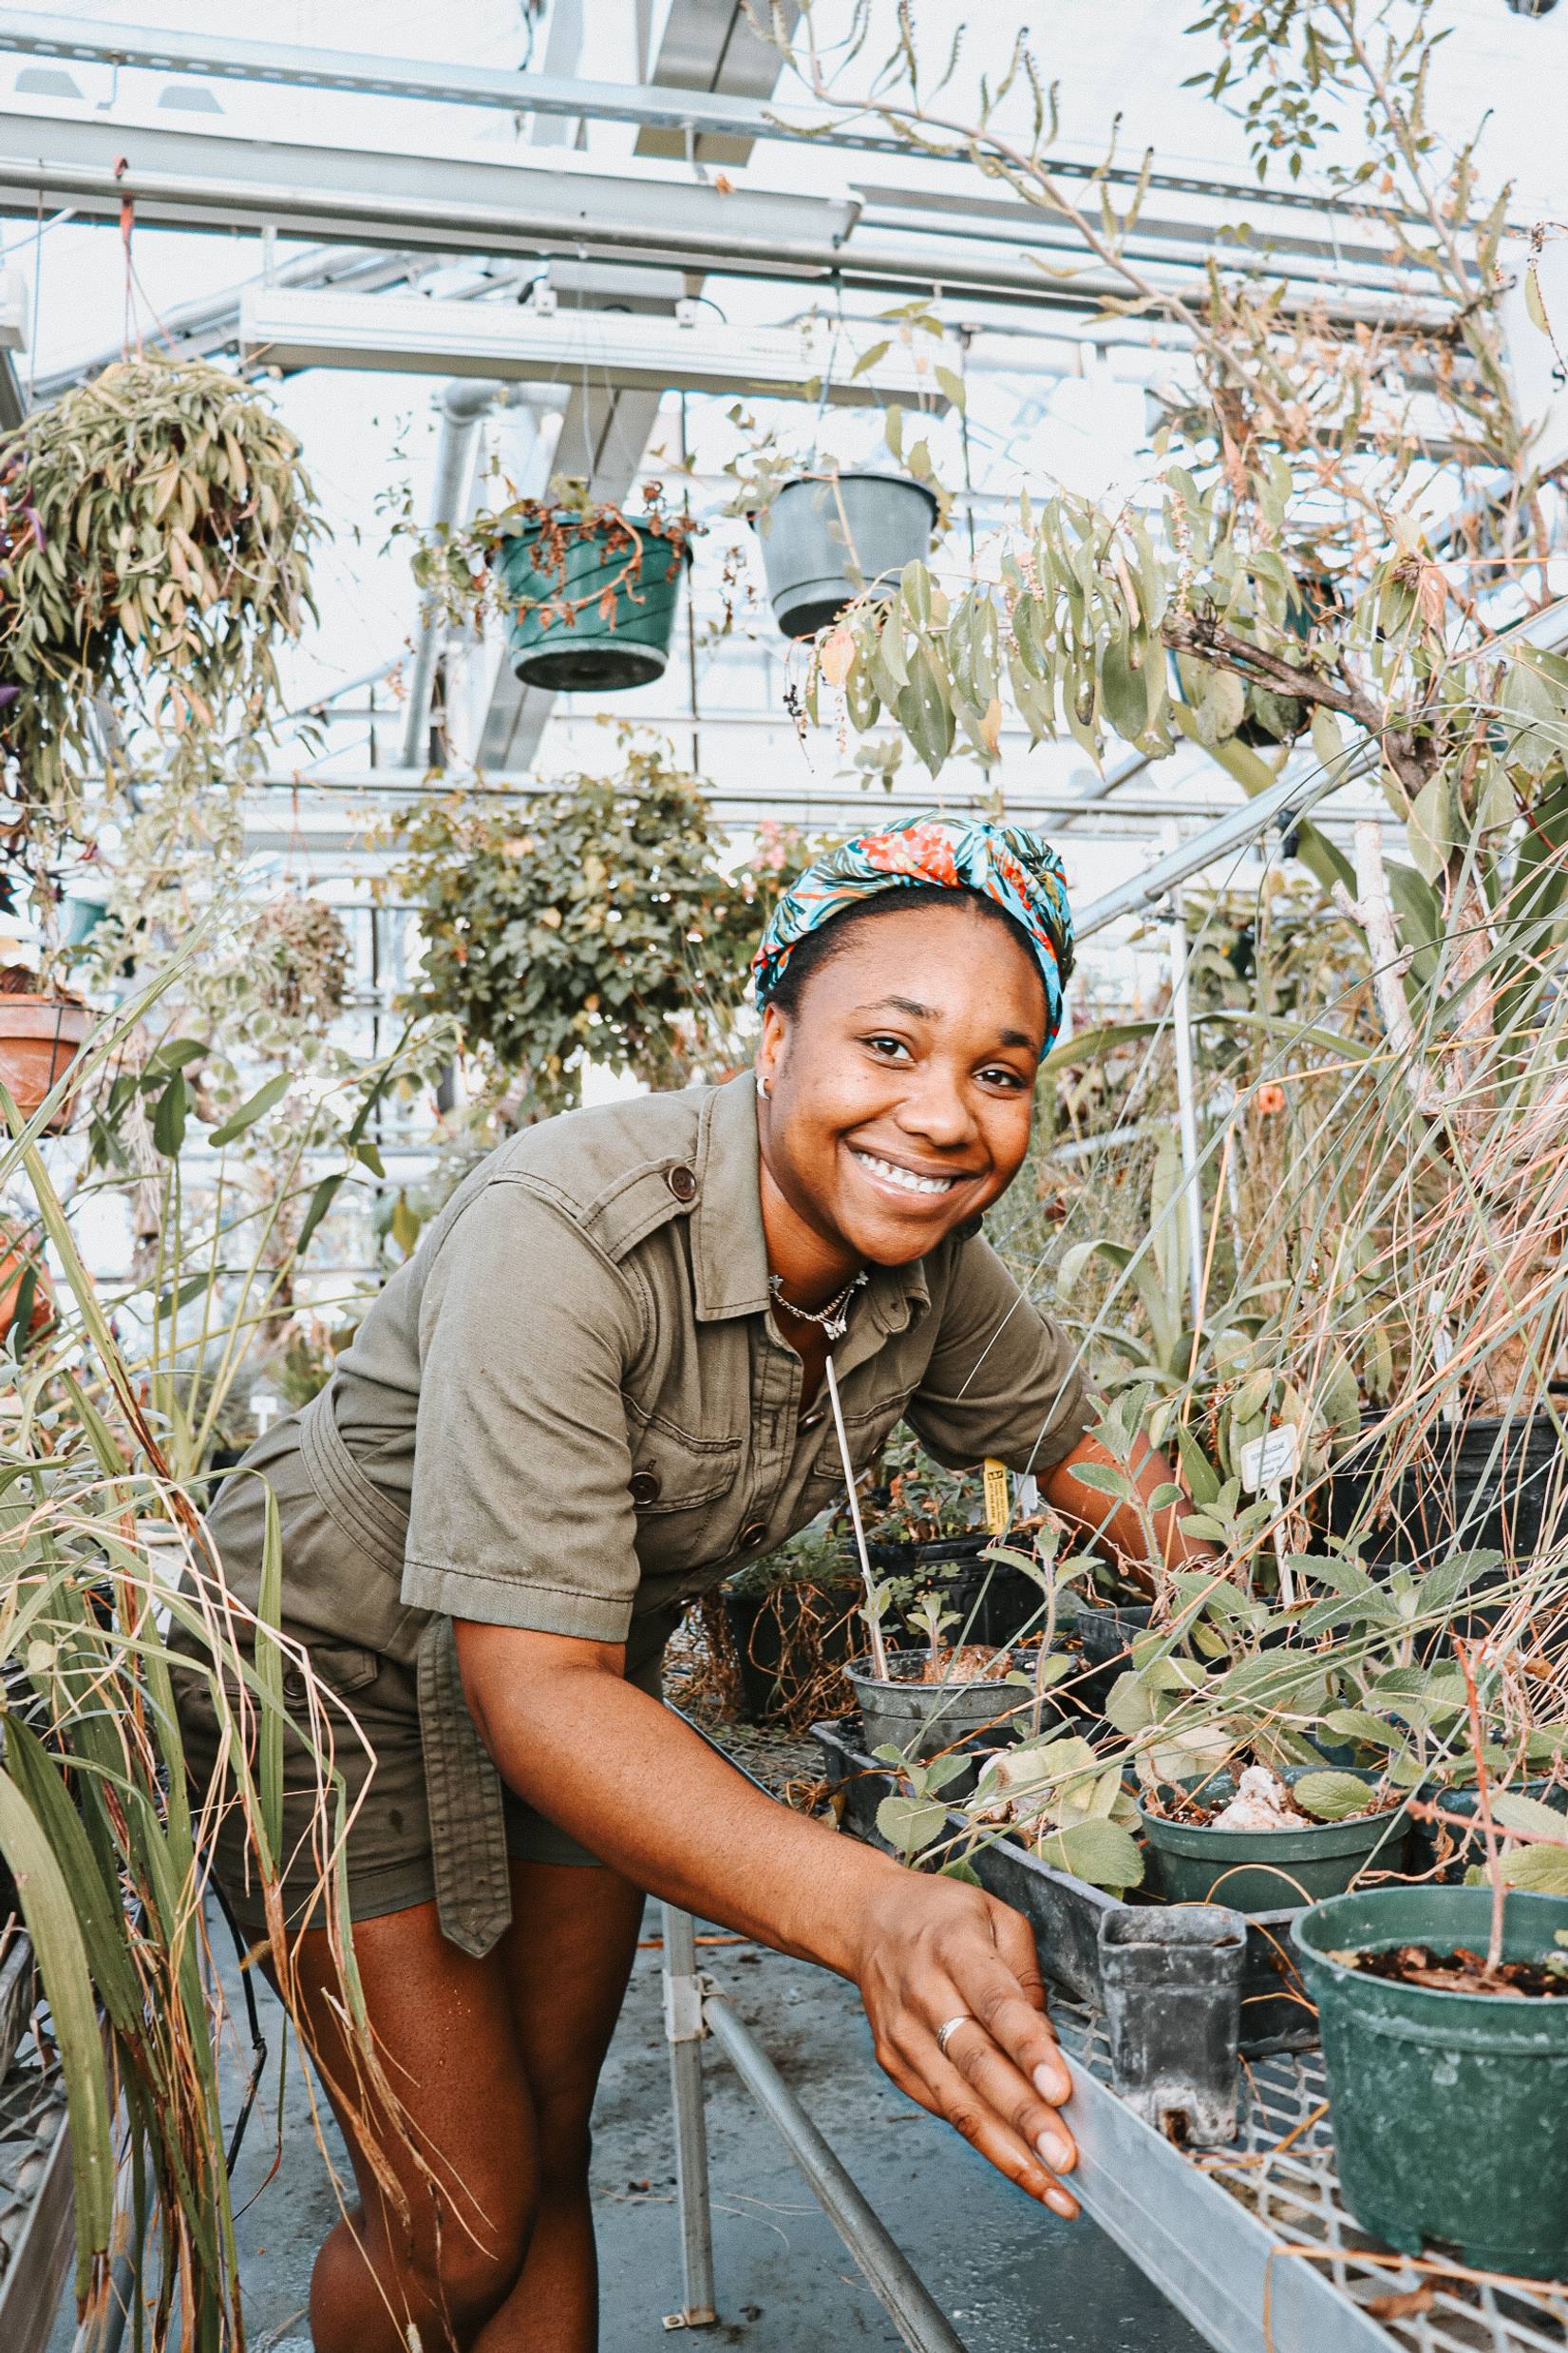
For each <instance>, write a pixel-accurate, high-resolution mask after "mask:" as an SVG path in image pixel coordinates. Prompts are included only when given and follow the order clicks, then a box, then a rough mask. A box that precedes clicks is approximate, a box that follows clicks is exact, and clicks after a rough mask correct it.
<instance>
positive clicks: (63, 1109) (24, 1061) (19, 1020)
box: [0, 964, 97, 1135]
mask: <svg viewBox="0 0 1568 2353" xmlns="http://www.w3.org/2000/svg"><path fill="white" fill-rule="evenodd" d="M39 978H40V976H39V975H38V974H37V973H35V972H33V971H31V970H30V969H29V968H28V966H27V965H26V964H8V965H6V966H5V967H4V969H3V970H0V1086H4V1087H5V1089H6V1091H7V1092H8V1093H9V1096H10V1099H11V1101H12V1102H13V1103H14V1104H15V1106H16V1109H17V1110H18V1111H19V1112H20V1114H21V1116H22V1117H23V1118H24V1119H31V1118H32V1116H33V1114H34V1112H35V1111H38V1110H42V1109H43V1106H44V1101H45V1098H46V1096H47V1095H49V1094H51V1093H52V1092H53V1091H54V1089H55V1088H56V1087H57V1086H58V1085H59V1084H60V1082H61V1080H62V1079H63V1078H64V1077H65V1075H66V1072H67V1071H68V1070H69V1069H70V1066H71V1064H72V1063H73V1062H74V1061H75V1059H76V1057H77V1055H78V1053H80V1052H81V1050H82V1047H83V1046H84V1045H85V1042H86V1038H87V1034H88V1033H89V1031H90V1030H91V1029H92V1026H93V1023H94V1021H95V1020H96V1019H97V1015H95V1014H93V1013H92V1012H91V1011H90V1010H89V1009H88V1007H87V1006H85V1005H84V1004H83V1002H82V1000H81V998H80V997H78V996H71V995H69V994H68V993H67V992H66V990H65V989H64V988H56V989H53V990H49V989H47V988H40V986H39ZM75 1111H76V1105H75V1103H74V1102H73V1101H72V1099H71V1098H70V1097H69V1096H67V1097H66V1100H65V1101H64V1102H63V1103H61V1104H60V1105H59V1106H58V1107H57V1109H56V1110H54V1111H53V1112H51V1113H50V1116H49V1118H48V1121H47V1130H48V1132H49V1134H51V1135H58V1134H60V1133H61V1132H62V1131H63V1130H64V1129H66V1128H68V1127H69V1126H70V1123H71V1120H72V1118H73V1117H74V1115H75Z"/></svg>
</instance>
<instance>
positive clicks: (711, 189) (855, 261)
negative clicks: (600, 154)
mask: <svg viewBox="0 0 1568 2353" xmlns="http://www.w3.org/2000/svg"><path fill="white" fill-rule="evenodd" d="M127 198H128V199H130V200H131V201H132V202H133V203H134V205H135V208H136V218H137V219H138V220H139V221H142V222H152V223H156V224H160V225H166V226H171V227H178V228H192V229H208V230H216V231H221V232H223V233H225V234H230V235H232V234H233V233H234V232H235V231H236V230H251V231H253V232H255V231H260V230H262V229H265V228H268V227H272V228H274V229H275V230H277V231H278V232H279V233H281V234H282V235H284V236H289V237H308V238H311V239H312V240H321V241H324V242H336V241H340V240H341V241H342V242H344V243H346V244H356V245H383V246H396V247H399V248H412V249H423V250H425V251H432V252H437V253H444V254H447V255H452V254H464V255H468V254H478V255H483V256H504V255H526V256H534V257H538V256H540V255H543V254H547V253H565V254H571V255H576V256H590V255H594V256H617V257H619V258H620V259H622V260H625V261H629V262H637V263H652V264H656V265H660V266H665V267H677V268H682V269H686V270H692V271H703V272H710V273H713V274H716V275H728V276H743V277H753V278H756V277H771V276H780V277H785V278H789V279H791V280H794V281H796V282H805V283H816V284H819V285H834V284H843V285H851V286H876V287H883V288H893V289H897V290H900V291H907V290H910V289H929V288H935V287H939V288H941V289H942V291H943V292H944V293H947V294H955V295H963V296H964V297H966V298H968V299H972V300H981V301H984V300H986V299H995V300H999V301H1007V302H1018V301H1020V300H1022V301H1024V302H1026V303H1028V304H1029V305H1030V307H1031V308H1033V309H1041V308H1046V307H1055V308H1063V309H1067V310H1069V311H1071V312H1073V313H1077V314H1079V315H1082V314H1084V313H1098V311H1099V308H1100V304H1101V300H1102V297H1104V296H1105V295H1106V294H1115V293H1116V292H1117V291H1118V284H1119V281H1116V280H1115V279H1114V278H1113V277H1112V275H1110V274H1108V273H1106V272H1105V271H1103V270H1100V269H1095V270H1090V271H1083V272H1074V274H1073V275H1071V276H1070V277H1068V278H1064V277H1061V276H1053V275H1050V273H1049V271H1048V269H1047V268H1044V267H1041V266H1039V265H1037V263H1036V262H1035V261H1034V260H1033V259H1032V258H1031V257H1030V254H1029V252H1028V250H1027V247H1028V244H1029V241H1030V231H1031V230H1032V229H1034V228H1035V227H1036V226H1037V225H1038V224H1039V223H1040V216H1039V215H1038V214H1037V213H1035V212H1034V211H1033V210H1032V208H1031V207H1030V206H1028V205H1022V204H1021V205H1020V206H1019V208H1018V212H1019V219H1018V224H1017V234H1016V235H1015V236H1014V237H1008V236H1006V235H1004V233H1003V232H1002V230H1001V228H1000V227H998V231H997V239H996V248H995V250H994V251H992V252H987V251H985V250H984V249H983V248H975V247H973V246H971V245H969V244H967V243H966V241H965V240H964V239H962V238H951V239H949V240H948V241H947V242H946V243H945V244H944V242H943V240H942V237H941V234H940V232H939V231H937V232H934V233H932V234H930V235H929V236H914V237H904V238H902V239H901V240H897V241H895V242H890V243H883V242H871V241H869V239H868V238H867V237H866V236H865V235H864V228H863V218H862V207H861V205H860V202H859V200H858V199H855V198H854V197H853V196H850V195H848V194H844V195H840V196H814V195H806V194H802V193H800V192H799V191H796V190H790V189H780V188H760V187H729V188H727V189H721V188H720V187H718V186H716V185H712V184H709V183H707V182H705V181H702V180H694V179H688V178H685V177H684V176H681V175H678V174H666V175H663V176H659V177H652V176H642V175H639V174H638V173H636V172H634V171H631V170H628V169H625V168H619V169H617V168H614V167H611V166H607V165H605V164H602V163H598V164H591V163H589V162H588V161H587V160H586V159H585V158H581V157H579V156H577V155H576V154H572V153H568V152H564V151H561V150H558V149H557V150H554V151H552V153H551V160H550V161H549V163H548V164H545V163H544V162H543V161H537V160H532V159H530V160H524V157H523V156H516V155H514V156H508V157H506V158H504V159H499V158H498V159H495V160H492V159H491V158H490V157H489V156H488V155H484V156H481V155H472V154H471V155H464V156H440V155H417V154H407V153H405V152H402V151H398V150H390V151H377V150H374V149H370V148H359V147H341V146H336V147H326V146H317V145H312V144H309V143H307V142H293V141H288V142H285V141H283V140H254V139H246V138H243V137H240V136H237V135H236V134H234V133H232V132H218V131H213V130H208V129H201V130H198V129H194V128H187V127H185V126H184V125H176V124H174V123H167V122H159V123H130V122H127V121H126V120H125V119H124V117H123V115H121V116H118V117H115V118H113V119H111V118H108V117H104V116H99V115H91V116H84V115H82V114H80V113H63V112H60V111H57V110H52V109H50V108H47V107H43V106H40V107H33V106H25V105H23V104H19V103H18V102H16V101H14V100H13V101H12V102H11V103H10V104H9V106H4V107H0V213H8V212H9V213H12V214H18V215H21V216H23V217H25V218H31V217H32V216H33V215H34V213H35V212H36V209H37V207H38V204H39V202H40V201H41V200H43V201H54V200H58V201H64V202H69V203H70V204H71V205H72V206H73V207H74V209H75V210H76V212H77V213H78V214H79V215H81V214H86V215H90V216H96V217H98V218H103V219H111V220H116V221H118V220H119V218H120V217H121V207H122V205H123V202H124V201H125V200H126V199H127ZM1047 226H1048V224H1047ZM880 234H881V233H880V232H879V231H878V237H880ZM1020 248H1024V250H1020ZM1204 253H1205V246H1204V243H1203V240H1202V238H1201V237H1199V236H1197V235H1196V233H1195V241H1194V247H1193V252H1192V256H1191V257H1190V259H1186V260H1182V261H1181V263H1180V264H1178V263H1176V262H1175V261H1171V262H1166V263H1164V264H1162V265H1161V267H1160V268H1158V269H1156V270H1154V271H1152V272H1151V273H1150V275H1152V276H1154V277H1156V278H1157V279H1159V280H1161V281H1162V282H1168V283H1171V284H1174V285H1177V286H1181V287H1185V288H1188V289H1190V288H1192V287H1194V286H1196V285H1197V284H1198V282H1199V280H1200V275H1201V273H1202V270H1203V268H1204V266H1205V265H1204ZM1302 305H1322V306H1323V307H1324V308H1325V309H1326V310H1328V311H1329V312H1330V313H1332V315H1333V316H1335V317H1343V318H1351V319H1360V318H1366V319H1369V320H1373V321H1380V322H1383V323H1390V324H1391V323H1392V322H1393V317H1394V316H1395V315H1396V314H1397V316H1398V317H1399V318H1400V319H1403V320H1404V321H1406V322H1407V323H1408V324H1409V325H1411V326H1431V327H1440V326H1442V324H1443V323H1444V321H1445V317H1446V315H1447V312H1446V307H1445V306H1441V305H1433V304H1431V303H1427V304H1426V305H1425V306H1417V305H1411V304H1407V303H1400V302H1398V301H1397V300H1395V299H1391V298H1390V296H1389V294H1388V293H1387V292H1385V291H1384V290H1381V289H1378V290H1357V289H1356V287H1355V286H1354V284H1353V282H1352V283H1351V284H1350V285H1348V286H1346V287H1344V288H1342V289H1341V290H1340V291H1339V292H1338V294H1336V295H1335V296H1333V297H1332V298H1329V299H1327V300H1326V299H1325V294H1324V289H1323V288H1322V286H1321V285H1320V284H1318V283H1316V282H1315V281H1308V282H1307V283H1305V284H1304V285H1303V286H1301V287H1300V288H1299V289H1291V290H1288V294H1287V307H1289V308H1293V309H1294V308H1295V307H1298V306H1302Z"/></svg>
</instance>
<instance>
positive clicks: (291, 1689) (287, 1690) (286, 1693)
mask: <svg viewBox="0 0 1568 2353" xmlns="http://www.w3.org/2000/svg"><path fill="white" fill-rule="evenodd" d="M283 1697H284V1698H285V1699H294V1700H298V1699H303V1698H304V1697H305V1678H304V1676H303V1675H301V1673H300V1671H299V1669H298V1668H297V1667H290V1668H288V1669H287V1671H286V1672H285V1674H284V1677H283Z"/></svg>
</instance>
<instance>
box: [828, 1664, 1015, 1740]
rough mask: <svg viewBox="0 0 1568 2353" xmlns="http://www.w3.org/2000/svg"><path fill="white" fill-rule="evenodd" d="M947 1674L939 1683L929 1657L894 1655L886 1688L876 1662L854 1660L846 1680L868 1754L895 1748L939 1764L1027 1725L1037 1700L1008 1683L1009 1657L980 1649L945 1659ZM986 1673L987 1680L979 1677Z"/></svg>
mask: <svg viewBox="0 0 1568 2353" xmlns="http://www.w3.org/2000/svg"><path fill="white" fill-rule="evenodd" d="M937 1663H938V1665H939V1667H940V1668H941V1669H942V1670H944V1672H943V1674H942V1676H941V1679H930V1678H932V1670H933V1661H932V1654H931V1652H930V1651H929V1650H893V1651H889V1653H888V1654H887V1667H888V1673H887V1678H886V1680H885V1681H884V1680H883V1679H882V1678H881V1677H880V1676H878V1675H875V1674H873V1672H872V1668H871V1661H870V1660H869V1659H863V1658H862V1659H858V1660H854V1661H853V1662H852V1663H851V1664H850V1666H849V1667H847V1668H846V1670H845V1672H846V1673H847V1675H848V1677H849V1682H850V1688H851V1690H852V1691H853V1692H854V1694H855V1697H856V1699H857V1701H858V1702H859V1705H860V1722H861V1724H862V1726H863V1727H864V1732H865V1746H866V1748H867V1750H868V1751H869V1752H870V1753H871V1754H872V1755H875V1754H876V1752H877V1751H878V1749H879V1748H881V1747H884V1746H889V1745H890V1746H892V1747H894V1748H898V1749H901V1750H902V1751H903V1753H904V1755H906V1756H916V1757H921V1756H935V1755H939V1754H940V1753H941V1752H942V1751H943V1750H945V1749H953V1748H960V1747H962V1746H963V1744H964V1742H965V1741H966V1740H971V1739H973V1737H974V1736H975V1735H976V1734H978V1733H984V1734H985V1735H986V1736H987V1739H988V1740H989V1741H990V1743H991V1745H992V1747H994V1746H995V1745H996V1744H997V1743H998V1742H1000V1741H1003V1740H1007V1739H1010V1738H1011V1737H1012V1736H1014V1735H1015V1734H1016V1732H1017V1731H1018V1730H1019V1728H1020V1726H1021V1725H1022V1723H1023V1722H1024V1721H1026V1720H1027V1717H1028V1712H1029V1710H1030V1707H1031V1705H1032V1699H1031V1697H1030V1693H1028V1692H1027V1691H1025V1690H1024V1689H1023V1687H1022V1686H1021V1685H1020V1684H1017V1683H1009V1682H1006V1681H1004V1680H1003V1679H1002V1678H1003V1677H1005V1676H1006V1675H1007V1674H1008V1672H1009V1671H1010V1669H1011V1659H1010V1658H1009V1656H1008V1654H1007V1653H1006V1652H1005V1651H1003V1652H999V1653H992V1652H989V1651H986V1650H985V1649H983V1648H981V1647H980V1646H978V1645H974V1646H972V1647H970V1648H969V1649H966V1650H962V1651H956V1652H954V1651H944V1652H943V1653H942V1654H941V1657H940V1660H939V1661H938V1662H937ZM982 1667H985V1668H989V1669H991V1670H992V1671H991V1672H990V1673H987V1674H980V1673H977V1672H976V1670H978V1669H980V1668H982Z"/></svg>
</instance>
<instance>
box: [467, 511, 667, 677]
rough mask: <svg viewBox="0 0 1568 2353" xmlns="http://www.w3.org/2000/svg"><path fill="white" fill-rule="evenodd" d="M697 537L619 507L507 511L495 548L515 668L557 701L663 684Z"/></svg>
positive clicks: (662, 518)
mask: <svg viewBox="0 0 1568 2353" xmlns="http://www.w3.org/2000/svg"><path fill="white" fill-rule="evenodd" d="M690 541H691V528H690V524H688V523H687V522H684V521H683V520H682V519H681V518H680V517H679V516H671V515H665V514H662V513H660V512H659V511H658V510H657V509H656V508H655V509H653V510H652V511H651V512H650V513H648V514H646V515H636V516H632V515H623V514H622V513H621V512H620V510H619V508H618V507H614V506H597V507H584V508H582V509H580V510H578V509H576V508H573V507H567V506H546V505H542V504H540V503H538V501H533V500H529V501H522V502H520V503H519V504H518V505H517V506H515V507H512V508H509V509H508V510H507V512H506V514H505V516H504V517H502V518H501V522H500V528H499V530H498V533H497V536H496V537H495V539H494V541H493V542H492V544H491V547H490V558H491V561H492V562H493V564H494V565H495V568H496V570H497V571H498V572H499V574H500V576H501V582H502V584H503V586H504V589H505V594H506V599H507V602H508V604H509V606H510V611H511V620H510V631H511V650H512V668H513V669H514V671H515V672H516V673H517V674H518V676H519V677H520V679H521V681H522V683H523V685H524V686H531V687H538V688H540V689H541V690H542V691H543V692H545V693H551V694H572V693H594V694H614V693H623V692H625V691H626V690H627V689H628V688H631V687H636V686H649V685H651V684H652V681H653V680H654V679H655V678H659V677H662V676H663V674H664V670H665V665H666V663H667V662H668V661H669V659H670V636H671V630H672V628H673V626H674V620H675V605H676V601H677V599H678V598H679V596H680V577H681V572H682V569H683V567H684V566H685V565H686V564H687V563H688V562H689V561H690Z"/></svg>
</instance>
